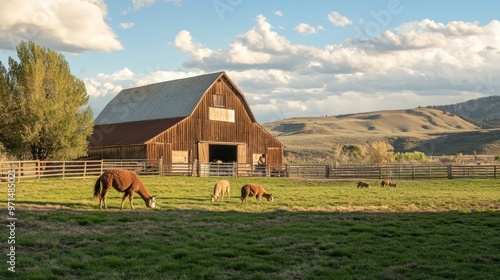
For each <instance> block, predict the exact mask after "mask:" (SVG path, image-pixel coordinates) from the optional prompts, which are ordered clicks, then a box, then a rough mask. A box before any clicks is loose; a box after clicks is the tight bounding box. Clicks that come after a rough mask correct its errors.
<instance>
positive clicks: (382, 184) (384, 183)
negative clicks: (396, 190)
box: [380, 180, 391, 188]
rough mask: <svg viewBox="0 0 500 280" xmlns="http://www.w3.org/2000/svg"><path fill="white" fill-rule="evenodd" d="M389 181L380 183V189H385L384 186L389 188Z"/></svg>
mask: <svg viewBox="0 0 500 280" xmlns="http://www.w3.org/2000/svg"><path fill="white" fill-rule="evenodd" d="M390 184H391V180H384V181H382V183H380V187H382V188H383V187H385V186H390Z"/></svg>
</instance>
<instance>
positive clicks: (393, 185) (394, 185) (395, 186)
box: [389, 183, 398, 188]
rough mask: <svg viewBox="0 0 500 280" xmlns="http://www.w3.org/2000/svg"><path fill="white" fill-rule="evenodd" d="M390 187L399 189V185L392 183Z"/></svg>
mask: <svg viewBox="0 0 500 280" xmlns="http://www.w3.org/2000/svg"><path fill="white" fill-rule="evenodd" d="M389 187H393V188H397V187H398V184H397V183H390V184H389Z"/></svg>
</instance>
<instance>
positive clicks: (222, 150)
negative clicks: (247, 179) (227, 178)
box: [208, 144, 238, 163]
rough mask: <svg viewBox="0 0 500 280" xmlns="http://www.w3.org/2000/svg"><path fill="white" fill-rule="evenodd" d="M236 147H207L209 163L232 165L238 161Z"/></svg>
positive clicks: (216, 145)
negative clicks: (217, 162)
mask: <svg viewBox="0 0 500 280" xmlns="http://www.w3.org/2000/svg"><path fill="white" fill-rule="evenodd" d="M237 147H238V146H236V145H218V144H210V145H208V157H209V162H216V161H218V160H220V161H222V163H232V162H237V161H238V149H237Z"/></svg>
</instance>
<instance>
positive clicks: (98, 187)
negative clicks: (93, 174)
mask: <svg viewBox="0 0 500 280" xmlns="http://www.w3.org/2000/svg"><path fill="white" fill-rule="evenodd" d="M101 177H102V175H101V176H99V178H97V181H96V182H95V185H94V198H95V199H98V198H100V197H101V194H100V192H101Z"/></svg>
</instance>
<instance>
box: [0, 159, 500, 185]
mask: <svg viewBox="0 0 500 280" xmlns="http://www.w3.org/2000/svg"><path fill="white" fill-rule="evenodd" d="M111 168H122V169H127V170H131V171H135V172H137V173H138V174H140V175H160V176H170V175H181V176H200V177H209V176H210V177H291V178H326V179H398V180H418V179H456V178H494V179H496V178H499V177H500V174H499V173H500V165H496V164H490V165H458V164H380V165H366V164H365V165H363V164H340V165H325V164H287V165H279V166H269V165H268V166H257V165H251V164H237V163H222V164H219V163H206V164H205V163H202V164H201V163H189V164H188V163H163V162H162V160H161V159H160V160H149V161H147V160H90V161H1V162H0V181H7V180H8V174H9V173H11V172H12V171H14V172H15V173H16V178H17V180H18V181H20V180H25V179H40V178H47V177H57V178H63V179H66V178H86V177H96V176H98V175H100V174H101V173H102V172H104V171H105V170H107V169H111Z"/></svg>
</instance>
